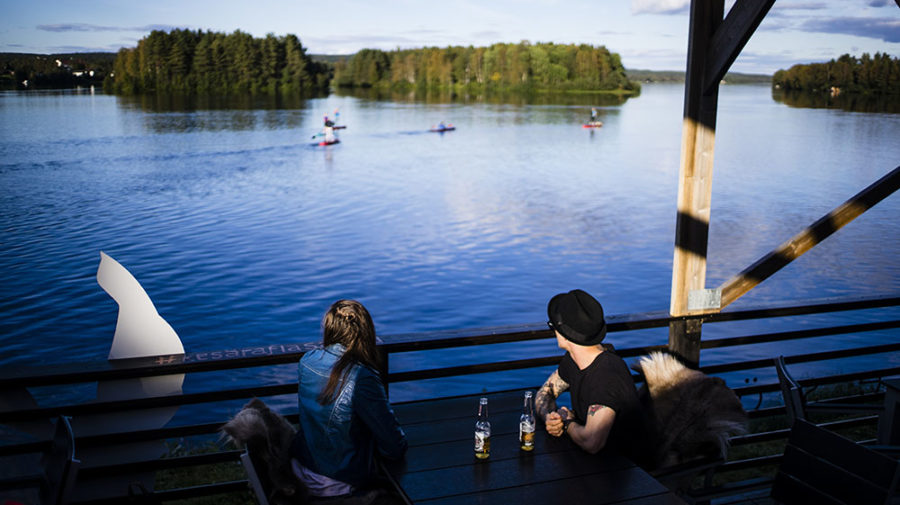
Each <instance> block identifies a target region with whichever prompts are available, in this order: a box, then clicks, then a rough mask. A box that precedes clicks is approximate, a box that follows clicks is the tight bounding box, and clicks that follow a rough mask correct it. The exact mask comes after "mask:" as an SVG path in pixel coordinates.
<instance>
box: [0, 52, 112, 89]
mask: <svg viewBox="0 0 900 505" xmlns="http://www.w3.org/2000/svg"><path fill="white" fill-rule="evenodd" d="M114 60H115V55H114V54H112V53H60V54H47V55H45V54H25V53H0V89H17V88H22V87H24V86H25V85H24V84H23V83H25V82H26V81H27V82H28V86H29V87H32V88H74V87H75V86H90V85H100V84H101V83H102V82H103V79H104V78H105V77H106V76H107V75H108V74H109V72H110V70H112V66H113V61H114Z"/></svg>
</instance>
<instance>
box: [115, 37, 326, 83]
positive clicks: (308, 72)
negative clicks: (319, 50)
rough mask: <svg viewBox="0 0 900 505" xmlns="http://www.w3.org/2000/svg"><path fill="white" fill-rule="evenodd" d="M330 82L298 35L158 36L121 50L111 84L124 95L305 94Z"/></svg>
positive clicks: (324, 67) (322, 66)
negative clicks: (167, 93)
mask: <svg viewBox="0 0 900 505" xmlns="http://www.w3.org/2000/svg"><path fill="white" fill-rule="evenodd" d="M330 79H331V68H330V67H329V65H327V64H325V63H321V62H317V61H314V60H313V59H312V58H310V57H309V56H308V55H307V54H306V48H304V47H303V45H302V44H301V43H300V39H299V38H297V36H296V35H285V36H281V37H276V36H275V35H273V34H269V35H266V37H265V38H255V37H253V36H252V35H249V34H247V33H244V32H241V31H240V30H238V31H235V32H234V33H231V34H224V33H217V32H211V31H207V32H203V31H192V30H172V31H171V32H168V33H167V32H164V31H160V30H155V31H153V32H151V33H150V35H148V36H147V37H144V38H143V39H141V40H140V41H139V42H138V45H137V47H135V48H122V49H120V50H119V52H118V54H117V55H116V60H115V65H114V66H113V72H112V74H111V75H110V76H109V78H108V80H107V83H106V84H107V85H108V87H109V88H110V89H112V90H113V91H114V92H115V93H120V94H136V93H145V92H151V91H156V92H174V93H217V94H231V93H276V92H286V93H305V92H313V91H322V90H327V89H328V85H329V81H330Z"/></svg>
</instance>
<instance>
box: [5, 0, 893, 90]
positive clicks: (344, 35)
mask: <svg viewBox="0 0 900 505" xmlns="http://www.w3.org/2000/svg"><path fill="white" fill-rule="evenodd" d="M733 2H734V0H726V9H728V8H730V6H731V5H732V4H733ZM689 4H690V2H689V0H565V1H562V0H447V1H443V2H438V1H434V0H381V1H373V0H333V1H331V2H328V1H318V2H310V1H308V0H152V1H147V0H142V1H139V2H138V1H132V0H78V1H72V0H27V1H26V0H0V5H2V9H0V12H2V17H0V52H18V53H39V54H51V53H64V52H96V51H103V52H115V51H118V50H119V48H122V47H135V46H136V45H137V42H138V41H139V40H140V39H141V38H143V37H145V36H146V35H148V34H149V33H150V31H152V30H155V29H156V30H166V31H168V30H171V29H174V28H186V29H191V30H204V31H206V30H211V31H214V32H224V33H231V32H233V31H235V30H241V31H243V32H246V33H249V34H251V35H253V36H256V37H264V36H265V35H266V34H268V33H274V34H275V35H286V34H295V35H297V36H298V37H300V40H301V42H302V44H303V45H304V47H306V49H307V51H308V52H309V53H312V54H352V53H354V52H356V51H358V50H360V49H363V48H374V49H383V50H392V49H397V48H404V49H405V48H416V47H425V46H439V47H446V46H449V45H466V46H467V45H473V46H487V45H490V44H492V43H496V42H512V43H517V42H520V41H523V40H528V41H530V42H554V43H560V44H562V43H575V44H581V43H586V44H592V45H595V46H600V45H604V46H606V47H607V48H608V49H609V50H610V51H612V52H615V53H618V54H619V55H621V57H622V63H623V64H624V65H625V67H626V68H628V69H649V70H681V71H683V70H684V69H685V66H686V53H687V35H688V21H689V16H688V10H689ZM876 52H882V53H887V54H890V55H891V56H893V57H900V0H820V1H810V0H776V2H775V5H774V6H773V7H772V9H771V10H770V11H769V14H768V16H766V19H764V20H763V22H762V24H761V25H760V26H759V28H758V30H757V31H756V33H755V34H754V36H753V37H752V38H751V39H750V41H749V42H748V44H747V45H746V46H745V48H744V51H743V52H742V54H741V55H740V56H739V57H738V59H737V61H736V62H735V63H734V65H733V66H732V68H731V70H732V71H736V72H747V73H763V74H772V73H774V72H775V71H777V70H779V69H787V68H789V67H790V66H791V65H794V64H797V63H812V62H824V61H828V60H830V59H832V58H837V57H838V56H840V55H842V54H845V53H848V54H851V55H854V56H860V55H862V53H869V54H874V53H876Z"/></svg>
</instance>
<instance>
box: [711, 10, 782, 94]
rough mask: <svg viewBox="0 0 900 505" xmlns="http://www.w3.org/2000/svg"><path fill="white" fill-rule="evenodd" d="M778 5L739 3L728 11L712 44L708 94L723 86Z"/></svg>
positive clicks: (713, 37) (714, 35)
mask: <svg viewBox="0 0 900 505" xmlns="http://www.w3.org/2000/svg"><path fill="white" fill-rule="evenodd" d="M774 3H775V0H738V1H737V2H736V3H735V4H734V6H733V7H732V8H731V10H730V11H728V16H727V17H726V18H725V21H723V22H722V24H721V25H719V27H718V28H717V29H716V33H714V34H713V36H712V41H710V45H709V54H708V55H707V56H706V61H707V65H706V72H705V74H704V77H703V90H704V92H708V91H709V90H711V89H712V88H713V87H714V86H718V85H719V82H721V81H722V78H723V77H725V73H726V72H728V69H729V68H731V64H732V63H734V60H735V59H736V58H737V56H738V54H740V53H741V50H742V49H743V48H744V45H746V44H747V41H748V40H750V36H751V35H753V32H755V31H756V28H757V27H759V23H761V22H762V20H763V18H764V17H766V14H767V13H768V12H769V9H771V8H772V4H774Z"/></svg>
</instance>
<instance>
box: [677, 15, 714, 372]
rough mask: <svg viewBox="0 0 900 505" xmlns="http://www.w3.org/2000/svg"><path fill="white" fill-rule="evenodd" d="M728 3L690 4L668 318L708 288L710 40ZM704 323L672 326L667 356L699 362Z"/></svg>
mask: <svg viewBox="0 0 900 505" xmlns="http://www.w3.org/2000/svg"><path fill="white" fill-rule="evenodd" d="M723 11H724V0H694V1H692V2H691V21H690V23H691V25H690V33H689V36H688V56H687V72H686V74H685V84H684V122H683V125H682V136H681V164H680V168H679V181H678V218H677V221H676V224H675V259H674V264H673V266H672V297H671V305H670V308H669V312H670V314H671V315H672V316H683V315H687V314H689V313H690V312H691V311H690V310H689V307H688V294H689V293H690V292H691V291H693V290H700V289H703V288H704V286H705V283H706V249H707V241H708V237H709V210H710V200H711V196H712V172H713V151H714V148H715V140H716V109H717V106H718V97H719V87H718V84H716V85H714V86H711V87H710V88H709V89H707V90H704V76H705V73H706V66H707V59H708V56H709V53H710V50H709V49H710V40H711V38H712V36H713V34H714V33H715V31H716V28H717V27H718V26H719V24H721V22H722V15H723ZM700 329H701V328H700V322H699V321H696V320H695V321H693V322H691V323H690V324H688V322H686V321H676V322H673V323H671V324H670V325H669V350H670V351H672V352H674V353H676V354H678V355H679V356H680V357H681V358H682V359H683V360H684V361H685V362H686V363H688V364H693V365H697V364H699V362H700Z"/></svg>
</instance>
